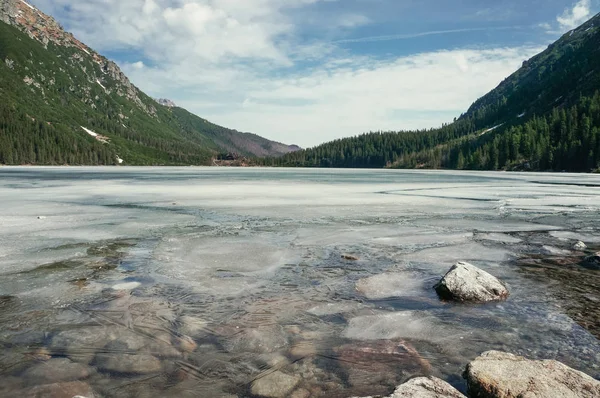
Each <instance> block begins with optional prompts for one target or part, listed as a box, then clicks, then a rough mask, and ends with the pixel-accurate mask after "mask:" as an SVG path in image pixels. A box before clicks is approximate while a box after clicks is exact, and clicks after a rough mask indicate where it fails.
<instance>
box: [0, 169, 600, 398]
mask: <svg viewBox="0 0 600 398" xmlns="http://www.w3.org/2000/svg"><path fill="white" fill-rule="evenodd" d="M599 199H600V177H599V176H593V175H569V174H509V173H468V172H439V171H435V172H434V171H431V172H430V171H382V170H377V171H365V170H340V171H331V170H305V169H293V170H286V169H225V168H0V203H2V209H1V211H0V226H1V227H2V228H0V345H1V347H2V351H1V352H0V395H2V396H19V394H27V393H28V392H29V393H31V391H32V390H28V388H31V387H32V386H36V385H38V386H45V385H47V384H50V383H54V382H70V381H73V380H81V381H83V382H84V383H85V384H86V385H87V386H88V387H89V388H91V389H93V390H94V392H95V393H96V395H98V396H102V397H127V396H131V397H144V396H147V397H154V396H156V397H159V396H160V397H170V396H172V397H180V396H201V397H235V396H238V397H251V396H260V395H261V394H262V393H261V391H265V390H264V388H270V387H273V386H275V387H273V388H276V389H278V394H280V395H281V396H291V395H292V394H296V395H295V396H296V397H318V396H327V397H348V396H353V395H374V394H384V393H389V392H390V391H392V390H393V387H394V386H395V385H397V384H400V383H401V382H403V381H405V380H407V379H408V378H410V377H411V376H414V375H422V374H433V375H436V376H438V377H442V378H444V379H445V380H448V381H449V382H450V383H452V384H453V385H455V386H456V387H458V388H459V389H461V390H464V387H465V386H464V382H463V381H462V379H461V376H460V375H461V373H462V370H463V369H464V367H465V365H466V364H467V363H468V362H469V361H470V360H472V359H474V358H475V357H476V356H477V355H479V354H480V353H481V352H483V351H487V350H490V349H500V350H505V351H510V352H513V353H516V354H522V355H526V356H528V357H530V358H552V359H558V360H561V361H563V362H565V363H566V364H568V365H570V366H573V367H575V368H577V369H579V370H582V371H584V372H586V373H588V374H590V375H592V376H593V377H596V378H598V377H600V367H599V365H598V364H599V363H600V340H598V338H599V337H600V316H599V315H598V311H599V310H598V308H597V307H598V303H600V293H599V292H600V275H599V274H600V271H598V270H595V269H589V268H585V267H583V266H582V265H581V260H582V258H583V256H584V255H585V254H586V253H579V252H573V251H572V250H571V246H572V244H573V243H574V242H575V241H577V240H583V241H584V242H585V243H586V244H588V246H589V250H588V252H593V251H595V250H598V249H599V248H600V224H599V220H600V212H599V209H600V200H599ZM344 255H351V256H355V257H357V258H358V261H352V260H346V259H344V258H342V256H344ZM456 261H469V262H471V263H473V264H475V265H477V266H479V267H481V268H483V269H485V270H487V271H489V272H490V273H492V274H494V275H496V276H498V277H500V278H501V279H502V280H504V281H505V282H506V283H507V284H508V286H509V288H510V291H511V296H510V298H509V300H508V301H506V302H503V303H496V304H487V305H458V304H449V303H443V302H440V301H439V300H438V298H437V297H436V295H435V292H434V291H433V289H432V286H433V284H435V282H437V280H439V278H440V277H441V276H443V275H444V273H445V272H446V271H447V270H448V269H449V267H450V266H451V265H452V264H453V263H454V262H456ZM265 386H266V387H265ZM38 388H39V387H38ZM42 388H45V387H42ZM261 388H263V390H261ZM253 394H254V395H253Z"/></svg>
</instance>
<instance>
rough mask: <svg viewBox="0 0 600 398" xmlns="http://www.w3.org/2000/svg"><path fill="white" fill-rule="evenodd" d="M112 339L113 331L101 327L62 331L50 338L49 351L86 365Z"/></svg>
mask: <svg viewBox="0 0 600 398" xmlns="http://www.w3.org/2000/svg"><path fill="white" fill-rule="evenodd" d="M113 338H114V330H112V329H110V328H105V327H102V326H90V327H81V328H75V329H70V330H64V331H62V332H60V333H58V334H56V335H55V336H54V337H53V338H52V342H51V343H50V351H51V352H52V353H54V354H60V355H66V356H68V357H69V358H71V359H72V360H74V361H76V362H81V363H85V364H87V363H90V362H91V361H92V359H93V358H94V355H95V352H96V351H98V350H99V349H100V348H102V347H104V346H105V345H106V344H107V343H108V342H109V341H110V340H111V339H113Z"/></svg>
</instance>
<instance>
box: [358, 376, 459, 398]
mask: <svg viewBox="0 0 600 398" xmlns="http://www.w3.org/2000/svg"><path fill="white" fill-rule="evenodd" d="M365 398H372V397H365ZM385 398H466V397H465V396H464V395H462V394H461V393H460V392H459V391H458V390H456V389H455V388H454V387H452V386H451V385H450V384H448V383H446V382H445V381H444V380H440V379H438V378H437V377H417V378H414V379H412V380H410V381H407V382H406V383H404V384H402V385H401V386H400V387H398V388H397V389H396V391H394V393H393V394H392V395H390V396H388V397H385Z"/></svg>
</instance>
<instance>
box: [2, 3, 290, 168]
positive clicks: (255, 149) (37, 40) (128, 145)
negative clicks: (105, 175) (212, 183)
mask: <svg viewBox="0 0 600 398" xmlns="http://www.w3.org/2000/svg"><path fill="white" fill-rule="evenodd" d="M0 21H2V22H0V95H1V98H2V101H1V103H0V164H118V163H120V162H122V161H123V160H124V163H125V164H137V165H160V164H165V165H175V164H182V165H183V164H211V163H212V159H213V158H215V157H217V156H218V154H219V153H222V152H237V153H239V154H241V155H245V156H279V155H281V154H284V153H287V152H289V151H291V150H293V148H290V147H288V146H286V145H283V144H279V143H276V142H272V141H269V140H266V139H264V138H262V137H258V136H254V135H252V136H248V135H247V134H243V133H240V132H237V131H235V130H230V129H226V128H223V127H221V126H217V125H214V124H211V123H209V122H207V121H206V120H204V119H201V118H199V117H197V116H195V115H193V114H191V113H189V112H187V111H185V110H183V109H181V108H177V107H172V106H171V105H170V104H168V106H164V105H161V104H159V103H158V102H156V101H155V100H153V99H152V98H150V97H148V96H147V95H145V94H144V93H143V92H142V91H140V90H139V89H138V88H137V87H135V86H134V85H133V84H132V83H131V82H130V81H129V79H128V78H127V77H126V76H125V75H124V74H123V73H122V72H121V70H120V69H119V68H118V66H117V65H116V64H115V63H114V62H112V61H109V60H108V59H106V58H104V57H102V56H101V55H99V54H98V53H96V52H95V51H93V50H92V49H91V48H89V47H87V46H86V45H85V44H83V43H81V42H80V41H78V40H77V39H76V38H75V37H73V36H72V35H71V34H69V33H67V32H65V31H64V30H63V29H62V27H61V26H60V25H59V24H58V23H57V22H56V21H55V20H54V19H53V18H51V17H49V16H47V15H45V14H43V13H42V12H40V11H39V10H37V9H36V8H35V7H33V6H31V5H29V4H27V3H26V2H24V1H22V0H2V3H1V4H0Z"/></svg>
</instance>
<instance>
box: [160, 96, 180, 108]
mask: <svg viewBox="0 0 600 398" xmlns="http://www.w3.org/2000/svg"><path fill="white" fill-rule="evenodd" d="M155 101H156V102H158V103H159V104H160V105H162V106H166V107H167V108H175V107H176V106H177V104H175V103H174V102H173V101H171V100H170V99H167V98H158V99H155Z"/></svg>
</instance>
